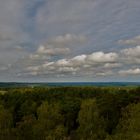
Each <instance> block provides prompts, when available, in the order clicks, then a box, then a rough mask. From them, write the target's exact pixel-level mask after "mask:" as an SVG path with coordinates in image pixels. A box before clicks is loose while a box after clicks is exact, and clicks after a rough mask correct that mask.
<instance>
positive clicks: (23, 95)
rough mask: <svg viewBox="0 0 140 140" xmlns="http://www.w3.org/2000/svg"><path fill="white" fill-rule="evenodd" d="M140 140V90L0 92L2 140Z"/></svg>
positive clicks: (28, 89) (77, 88)
mask: <svg viewBox="0 0 140 140" xmlns="http://www.w3.org/2000/svg"><path fill="white" fill-rule="evenodd" d="M139 139H140V87H139V86H127V87H125V86H114V87H113V86H110V87H109V86H106V87H105V86H104V87H103V86H102V87H96V86H75V87H73V86H71V87H66V86H65V87H60V86H57V87H55V86H54V87H48V86H47V87H15V88H14V87H12V88H11V87H10V88H6V87H4V88H1V90H0V140H139Z"/></svg>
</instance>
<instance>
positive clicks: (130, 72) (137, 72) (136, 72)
mask: <svg viewBox="0 0 140 140" xmlns="http://www.w3.org/2000/svg"><path fill="white" fill-rule="evenodd" d="M119 74H120V75H140V68H136V69H129V70H120V71H119Z"/></svg>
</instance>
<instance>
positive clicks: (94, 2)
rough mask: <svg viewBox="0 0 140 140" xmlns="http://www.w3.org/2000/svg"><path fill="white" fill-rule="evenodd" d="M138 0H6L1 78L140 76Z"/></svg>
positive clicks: (0, 11) (0, 33) (0, 30)
mask: <svg viewBox="0 0 140 140" xmlns="http://www.w3.org/2000/svg"><path fill="white" fill-rule="evenodd" d="M139 7H140V2H139V1H138V0H133V1H132V0H117V1H111V0H104V1H103V0H71V1H69V0H30V1H28V0H24V1H22V0H1V1H0V79H1V81H22V80H23V81H34V80H35V81H36V80H38V81H79V80H80V81H85V80H86V81H106V80H108V81H114V80H124V81H131V80H133V81H139V79H140V72H139V69H140V66H139V65H140V31H139V30H138V29H139V22H140V19H139V13H140V9H139Z"/></svg>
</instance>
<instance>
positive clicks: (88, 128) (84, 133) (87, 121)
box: [78, 99, 105, 140]
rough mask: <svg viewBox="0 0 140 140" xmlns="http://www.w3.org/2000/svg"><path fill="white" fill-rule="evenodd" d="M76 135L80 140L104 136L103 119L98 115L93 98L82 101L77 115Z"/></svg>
mask: <svg viewBox="0 0 140 140" xmlns="http://www.w3.org/2000/svg"><path fill="white" fill-rule="evenodd" d="M78 121H79V124H80V126H79V128H78V137H79V139H80V140H102V139H104V137H105V131H104V124H105V123H104V120H103V118H102V117H100V115H99V110H98V107H97V104H96V100H95V99H87V100H85V101H83V102H82V104H81V110H80V112H79V116H78Z"/></svg>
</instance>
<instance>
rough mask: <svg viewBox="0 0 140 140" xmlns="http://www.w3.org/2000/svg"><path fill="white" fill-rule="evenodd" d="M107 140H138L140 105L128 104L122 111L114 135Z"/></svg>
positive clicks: (139, 135)
mask: <svg viewBox="0 0 140 140" xmlns="http://www.w3.org/2000/svg"><path fill="white" fill-rule="evenodd" d="M107 140H140V103H138V104H130V105H128V106H127V107H126V108H125V109H123V110H122V118H121V119H120V121H119V124H118V126H117V128H116V131H115V134H114V135H113V136H109V137H108V138H107Z"/></svg>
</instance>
